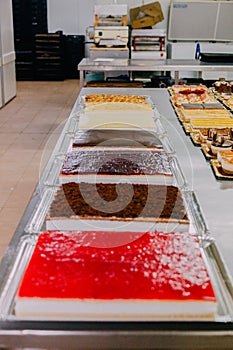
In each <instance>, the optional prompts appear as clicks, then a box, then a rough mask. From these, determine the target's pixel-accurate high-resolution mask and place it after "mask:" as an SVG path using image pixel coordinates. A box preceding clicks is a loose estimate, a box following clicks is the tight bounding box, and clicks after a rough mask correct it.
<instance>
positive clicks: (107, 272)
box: [17, 231, 216, 302]
mask: <svg viewBox="0 0 233 350" xmlns="http://www.w3.org/2000/svg"><path fill="white" fill-rule="evenodd" d="M120 236H121V235H120ZM118 237H119V235H118ZM122 237H124V241H122ZM17 298H18V299H20V298H48V299H54V298H55V299H61V300H65V299H82V300H83V299H85V300H93V299H94V300H102V301H103V300H119V299H120V300H123V301H127V300H144V301H147V300H161V301H170V300H172V301H174V300H175V301H190V300H194V301H210V302H215V301H216V299H215V294H214V291H213V288H212V285H211V281H210V278H209V275H208V272H207V269H206V265H205V262H204V260H203V257H202V254H201V251H200V247H199V243H198V240H197V237H196V235H194V234H188V233H185V232H179V233H174V232H173V233H161V232H154V233H144V234H141V233H127V232H126V233H125V234H124V235H123V236H121V238H120V241H118V238H117V235H116V233H115V234H114V233H111V232H61V231H57V232H56V231H50V232H44V233H41V234H40V236H39V238H38V241H37V244H36V247H35V250H34V252H33V255H32V257H31V260H30V262H29V264H28V267H27V269H26V271H25V273H24V276H23V278H22V281H21V285H20V288H19V290H18V294H17Z"/></svg>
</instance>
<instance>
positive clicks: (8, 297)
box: [0, 234, 232, 329]
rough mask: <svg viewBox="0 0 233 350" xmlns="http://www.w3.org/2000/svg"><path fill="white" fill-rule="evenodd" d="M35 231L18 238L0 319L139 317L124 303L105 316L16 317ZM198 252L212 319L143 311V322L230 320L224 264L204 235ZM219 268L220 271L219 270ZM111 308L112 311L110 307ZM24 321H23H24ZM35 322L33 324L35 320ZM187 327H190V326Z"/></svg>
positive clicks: (132, 319) (69, 322)
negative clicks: (212, 302) (212, 299)
mask: <svg viewBox="0 0 233 350" xmlns="http://www.w3.org/2000/svg"><path fill="white" fill-rule="evenodd" d="M38 236H39V235H38V234H32V235H30V236H25V237H22V239H21V240H20V243H19V245H18V248H17V257H16V260H15V261H14V262H13V264H12V268H11V272H10V274H9V276H8V283H6V284H5V286H4V288H3V290H2V295H1V299H0V310H1V317H2V319H3V320H5V321H8V322H15V321H16V322H18V324H20V321H21V322H24V325H25V324H26V325H28V324H29V323H30V322H32V325H33V323H35V322H39V321H43V322H49V323H48V324H50V325H52V324H54V322H56V321H59V322H61V321H62V322H64V324H63V326H65V329H66V328H67V329H69V327H71V325H72V323H74V322H84V324H85V323H86V325H88V322H93V321H94V322H103V321H111V322H113V321H115V322H135V321H140V320H142V319H141V318H140V317H138V316H134V317H133V316H127V306H126V307H125V311H122V309H121V310H120V311H119V312H118V311H116V310H115V308H114V305H112V306H111V305H110V309H109V310H108V315H109V316H105V317H104V318H103V316H102V313H101V312H100V313H99V314H97V315H96V314H95V315H93V316H91V315H90V312H89V310H88V306H87V311H86V312H85V309H84V310H83V311H82V314H81V315H79V316H72V315H71V316H67V315H66V316H62V315H57V316H56V315H55V316H52V315H50V316H49V315H47V316H45V315H43V314H42V315H38V316H23V315H22V316H18V315H16V314H15V305H16V293H17V290H18V288H19V285H20V282H21V279H22V276H23V274H24V272H25V269H26V267H27V265H28V263H29V260H30V258H31V256H32V254H33V251H34V249H35V244H36V242H37V240H38ZM199 242H200V251H201V254H202V257H203V259H204V261H205V265H206V267H207V270H208V273H209V276H210V279H211V283H212V286H213V288H214V292H215V296H216V299H217V313H216V315H215V316H214V318H212V319H205V318H198V316H196V317H193V318H186V319H185V318H181V319H179V318H178V319H177V318H175V319H174V318H172V317H168V318H163V319H160V318H159V317H158V316H157V317H156V316H154V317H153V313H152V314H151V312H149V310H148V314H147V312H146V311H145V313H144V315H143V321H144V322H145V321H153V322H156V323H159V322H164V321H170V322H171V321H176V322H177V321H180V322H181V323H182V322H183V321H189V322H190V325H191V326H190V327H191V328H192V322H194V323H195V322H197V321H202V322H204V323H208V322H216V323H225V322H230V321H232V300H231V295H230V293H229V291H228V289H227V287H226V283H225V281H224V279H227V275H224V273H226V272H224V266H223V263H222V261H221V259H220V257H219V255H218V252H217V249H216V246H215V243H214V241H213V240H212V239H211V238H209V237H207V236H206V238H201V239H200V241H199ZM219 268H221V269H222V271H220V269H219ZM111 307H112V310H111ZM25 322H26V323H25ZM35 324H36V323H35ZM191 328H190V329H191Z"/></svg>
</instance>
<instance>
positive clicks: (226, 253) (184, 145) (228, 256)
mask: <svg viewBox="0 0 233 350" xmlns="http://www.w3.org/2000/svg"><path fill="white" fill-rule="evenodd" d="M109 91H110V90H109V89H107V88H97V89H93V88H85V89H82V91H81V95H83V94H86V93H109ZM111 93H122V94H125V93H127V94H133V95H134V94H139V95H140V94H143V95H145V94H146V95H150V96H151V97H152V100H153V101H154V103H155V104H156V106H157V109H158V110H159V112H160V113H161V114H162V116H161V122H162V124H163V126H164V128H165V129H166V130H167V134H168V136H169V139H170V141H171V143H172V145H173V146H174V148H175V151H176V154H177V158H178V160H179V163H180V165H181V167H182V170H183V173H184V175H185V177H186V180H187V181H188V182H189V185H190V187H191V188H192V189H193V190H194V191H195V192H196V195H197V198H198V200H199V202H200V205H201V209H202V212H203V215H204V217H205V219H206V223H207V226H208V227H209V231H210V234H211V236H212V237H213V238H214V239H215V240H216V245H217V248H218V251H219V252H220V255H221V257H222V260H223V261H222V260H221V262H223V263H222V264H220V265H219V266H218V267H219V268H220V269H222V270H225V269H227V270H228V271H227V272H230V274H228V275H226V276H227V278H228V277H229V279H228V280H227V281H226V285H227V286H229V289H231V287H232V280H231V277H230V275H233V259H232V252H233V235H232V231H233V230H232V228H233V217H232V198H233V181H232V182H224V183H221V182H217V181H216V180H215V178H214V175H213V174H212V172H211V169H210V166H209V164H208V163H207V162H206V160H205V159H204V156H203V155H202V153H201V151H200V149H199V148H197V147H194V146H193V144H192V142H191V141H190V139H189V137H187V136H186V135H185V134H184V131H183V130H182V128H181V125H180V124H179V122H178V119H177V118H176V115H175V113H174V111H173V108H172V106H171V104H170V103H169V95H168V92H167V90H166V89H146V90H144V89H127V90H126V89H111ZM78 107H79V99H78V100H77V102H76V103H75V105H74V108H73V111H72V113H71V115H70V117H69V119H68V120H67V123H66V125H65V128H64V129H63V131H62V133H61V136H60V138H59V140H58V143H57V145H56V147H55V149H54V152H53V154H52V156H51V158H50V160H49V163H48V166H47V167H46V169H45V172H46V171H47V170H48V169H47V168H49V167H50V166H51V164H53V163H54V160H55V156H56V154H57V152H58V150H59V149H60V148H61V147H66V146H65V144H64V139H65V137H68V138H69V137H70V136H72V130H73V131H75V124H74V123H73V119H72V118H73V116H74V115H75V114H76V113H77V110H78ZM65 130H66V132H67V130H69V132H68V133H65ZM45 172H44V173H43V174H42V176H41V179H40V183H39V184H38V186H37V188H36V190H35V192H34V194H33V197H32V199H31V201H30V203H29V205H28V207H27V209H26V212H25V214H24V215H23V217H22V219H21V221H20V224H19V226H18V228H17V230H16V232H15V234H14V237H13V239H12V241H11V243H10V245H9V247H8V250H7V252H6V254H5V256H4V258H3V261H2V263H1V265H0V293H2V292H3V290H4V286H5V285H6V283H7V284H8V285H10V284H11V280H10V279H9V276H10V273H11V271H12V266H13V263H14V262H15V259H16V258H17V246H18V245H19V243H20V240H21V239H22V237H23V235H25V232H24V227H25V225H26V224H27V222H28V220H29V218H30V216H31V214H32V211H33V210H34V209H35V208H36V207H37V206H38V203H39V201H40V199H41V198H40V197H41V190H42V188H43V186H44V181H45ZM3 234H4V232H3ZM224 273H225V272H224V271H223V275H224ZM230 306H231V307H232V303H231V305H230ZM232 317H233V315H231V319H230V320H228V321H224V322H215V321H213V322H104V321H99V322H66V321H48V320H34V321H33V320H32V321H21V320H17V318H14V317H13V316H12V315H10V316H9V317H8V316H7V315H5V314H4V313H3V314H2V315H1V319H0V348H14V347H16V348H22V347H25V348H27V347H29V348H33V347H35V348H40V349H44V348H46V349H64V350H65V349H69V350H72V349H75V350H77V349H82V350H84V349H85V350H88V349H101V350H102V349H143V350H145V349H154V350H155V349H177V350H178V349H179V350H181V349H185V350H187V349H189V350H198V349H205V350H207V349H221V350H223V349H232V344H233V318H232Z"/></svg>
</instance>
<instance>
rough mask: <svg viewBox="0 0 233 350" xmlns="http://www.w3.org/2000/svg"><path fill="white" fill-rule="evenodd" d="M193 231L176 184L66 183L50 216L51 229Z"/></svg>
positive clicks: (49, 213)
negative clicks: (190, 228) (190, 229)
mask: <svg viewBox="0 0 233 350" xmlns="http://www.w3.org/2000/svg"><path fill="white" fill-rule="evenodd" d="M154 227H155V229H156V230H163V231H171V230H174V229H176V230H182V231H184V230H189V227H190V220H189V215H188V213H187V209H186V205H185V202H184V199H183V195H182V192H181V191H180V190H179V188H178V187H176V186H172V185H168V186H166V185H145V184H130V183H113V184H104V183H97V184H93V183H86V182H81V183H74V182H69V183H64V184H63V185H61V186H59V188H58V190H57V192H56V194H55V197H54V199H53V201H52V203H51V205H50V209H49V212H48V215H47V218H46V228H47V229H48V230H53V229H59V230H83V229H90V228H91V229H95V230H103V229H104V230H110V231H112V230H118V231H125V230H127V231H142V232H144V231H148V230H150V229H151V228H154Z"/></svg>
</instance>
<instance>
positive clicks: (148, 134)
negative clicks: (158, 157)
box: [72, 129, 162, 148]
mask: <svg viewBox="0 0 233 350" xmlns="http://www.w3.org/2000/svg"><path fill="white" fill-rule="evenodd" d="M87 146H88V147H94V146H98V147H101V146H102V147H105V146H106V147H132V148H134V147H137V148H139V147H142V148H143V147H155V148H162V143H161V141H160V139H159V138H158V136H157V134H156V133H155V132H153V131H148V130H143V129H138V130H124V129H122V130H120V129H115V130H114V129H107V130H106V129H89V130H79V131H78V132H77V133H76V135H75V139H74V141H73V144H72V147H73V148H76V147H87Z"/></svg>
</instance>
